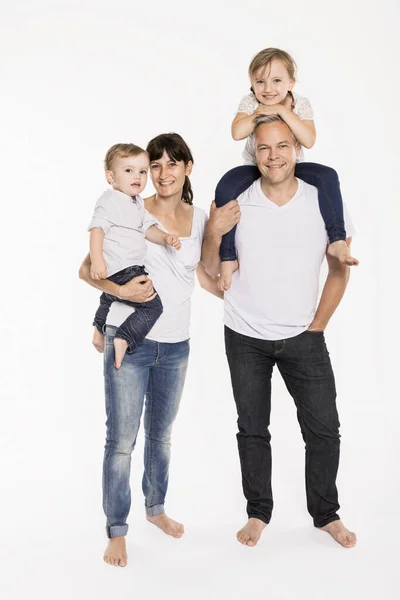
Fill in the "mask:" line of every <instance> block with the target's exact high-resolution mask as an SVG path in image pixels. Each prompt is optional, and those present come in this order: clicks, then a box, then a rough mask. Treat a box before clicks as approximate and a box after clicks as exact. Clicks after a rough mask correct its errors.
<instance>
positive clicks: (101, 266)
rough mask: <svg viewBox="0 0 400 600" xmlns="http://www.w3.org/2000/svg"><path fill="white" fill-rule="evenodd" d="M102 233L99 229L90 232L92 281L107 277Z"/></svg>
mask: <svg viewBox="0 0 400 600" xmlns="http://www.w3.org/2000/svg"><path fill="white" fill-rule="evenodd" d="M103 240H104V231H103V230H102V229H100V227H93V229H91V230H90V241H89V245H90V258H91V261H92V263H91V267H90V275H91V277H92V278H93V279H105V278H106V277H107V265H106V263H105V262H104V258H103Z"/></svg>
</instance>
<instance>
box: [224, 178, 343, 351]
mask: <svg viewBox="0 0 400 600" xmlns="http://www.w3.org/2000/svg"><path fill="white" fill-rule="evenodd" d="M297 182H298V189H297V192H296V194H295V195H294V197H293V198H292V199H291V200H289V202H287V203H286V204H285V205H283V206H277V205H276V204H274V203H273V202H272V201H271V200H269V199H268V198H267V197H266V196H265V194H264V193H263V191H262V189H261V179H258V180H257V181H256V182H255V183H254V184H253V185H252V186H251V187H250V188H249V189H248V190H246V191H245V192H244V193H243V194H241V195H240V196H239V198H238V202H239V205H240V210H241V217H240V222H239V223H238V226H237V230H236V238H235V243H236V249H237V253H238V259H239V265H240V266H239V269H238V270H237V271H235V273H234V274H233V277H232V286H231V288H230V289H229V290H228V291H227V292H226V293H225V302H224V305H225V315H224V323H225V325H227V327H229V328H230V329H233V331H236V332H237V333H241V334H243V335H248V336H250V337H254V338H258V339H264V340H280V339H286V338H290V337H294V336H296V335H299V334H300V333H302V332H303V331H305V330H306V329H307V328H308V326H309V325H310V323H311V322H312V320H313V318H314V314H315V311H316V307H317V301H318V292H319V276H320V270H321V263H322V261H323V259H324V256H325V252H326V246H327V244H328V243H329V240H328V237H327V232H326V229H325V223H324V220H323V218H322V216H321V213H320V210H319V205H318V191H317V188H315V187H314V186H312V185H308V184H307V183H304V182H303V181H301V180H299V179H298V180H297ZM344 216H345V226H346V232H347V236H348V237H351V236H352V235H353V233H354V227H353V224H352V222H351V220H350V217H349V215H348V214H347V211H346V209H345V214H344Z"/></svg>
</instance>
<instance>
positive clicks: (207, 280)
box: [196, 263, 224, 300]
mask: <svg viewBox="0 0 400 600" xmlns="http://www.w3.org/2000/svg"><path fill="white" fill-rule="evenodd" d="M196 274H197V279H198V280H199V284H200V286H201V287H202V288H203V290H206V292H210V294H213V295H214V296H217V298H220V299H221V300H222V299H223V297H224V293H223V292H221V291H220V290H219V289H218V287H217V284H218V279H219V278H218V277H211V276H210V275H209V274H208V273H207V272H206V270H205V268H204V267H203V265H202V264H201V263H199V264H198V265H197V269H196Z"/></svg>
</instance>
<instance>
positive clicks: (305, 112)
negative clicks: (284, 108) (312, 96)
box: [294, 96, 314, 121]
mask: <svg viewBox="0 0 400 600" xmlns="http://www.w3.org/2000/svg"><path fill="white" fill-rule="evenodd" d="M294 112H295V113H296V114H298V115H299V117H300V119H301V120H302V121H306V120H309V121H312V120H313V119H314V111H313V108H312V106H311V102H310V101H309V99H308V98H303V97H302V96H298V98H297V99H296V107H295V109H294Z"/></svg>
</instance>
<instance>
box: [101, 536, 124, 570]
mask: <svg viewBox="0 0 400 600" xmlns="http://www.w3.org/2000/svg"><path fill="white" fill-rule="evenodd" d="M103 559H104V560H105V562H106V563H108V564H109V565H113V567H126V565H127V564H128V555H127V553H126V543H125V536H118V537H115V538H111V539H110V540H109V541H108V546H107V548H106V551H105V552H104V556H103Z"/></svg>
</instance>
